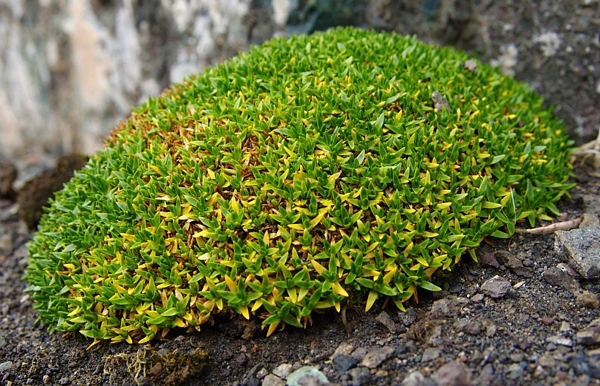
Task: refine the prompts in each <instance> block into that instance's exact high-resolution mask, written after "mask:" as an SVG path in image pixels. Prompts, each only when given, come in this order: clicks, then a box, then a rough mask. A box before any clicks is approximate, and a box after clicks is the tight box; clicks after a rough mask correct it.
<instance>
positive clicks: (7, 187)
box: [0, 160, 17, 198]
mask: <svg viewBox="0 0 600 386" xmlns="http://www.w3.org/2000/svg"><path fill="white" fill-rule="evenodd" d="M16 179H17V168H16V167H15V165H14V164H13V163H12V162H10V161H5V160H0V198H4V197H6V198H12V197H13V196H14V194H15V191H14V190H13V183H14V182H15V180H16Z"/></svg>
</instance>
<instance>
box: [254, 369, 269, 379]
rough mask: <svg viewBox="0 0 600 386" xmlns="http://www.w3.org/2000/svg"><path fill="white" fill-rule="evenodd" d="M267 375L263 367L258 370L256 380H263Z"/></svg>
mask: <svg viewBox="0 0 600 386" xmlns="http://www.w3.org/2000/svg"><path fill="white" fill-rule="evenodd" d="M267 374H269V372H268V371H267V369H265V368H264V367H263V368H262V369H260V370H258V372H257V373H256V379H263V378H264V377H266V376H267Z"/></svg>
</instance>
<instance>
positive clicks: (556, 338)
mask: <svg viewBox="0 0 600 386" xmlns="http://www.w3.org/2000/svg"><path fill="white" fill-rule="evenodd" d="M546 342H549V343H554V344H558V345H561V346H567V347H572V346H573V341H572V340H571V339H569V338H566V337H564V336H562V335H553V336H549V337H547V338H546Z"/></svg>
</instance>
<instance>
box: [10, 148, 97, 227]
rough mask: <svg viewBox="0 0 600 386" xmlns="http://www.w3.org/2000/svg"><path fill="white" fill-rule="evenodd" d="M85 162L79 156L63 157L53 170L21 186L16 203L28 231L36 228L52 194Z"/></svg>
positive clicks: (84, 157) (85, 161) (82, 157)
mask: <svg viewBox="0 0 600 386" xmlns="http://www.w3.org/2000/svg"><path fill="white" fill-rule="evenodd" d="M87 161H88V158H87V157H86V156H83V155H80V154H70V155H66V156H63V157H61V158H60V159H59V160H58V162H57V164H56V168H55V169H54V170H52V171H49V172H48V171H46V172H43V173H42V174H40V175H39V176H37V177H34V178H33V179H31V180H29V181H27V182H26V183H25V185H23V187H22V188H21V189H20V190H19V192H18V194H17V203H18V204H19V216H20V218H21V220H23V222H24V223H25V224H27V227H28V228H29V229H34V228H35V227H36V226H37V224H38V222H39V221H40V217H42V214H43V213H44V210H43V208H44V206H46V205H47V203H48V199H49V198H50V197H52V196H53V195H54V192H56V191H57V190H59V189H62V188H63V184H64V183H65V182H68V181H69V180H70V179H71V178H72V177H73V173H74V172H75V171H76V170H78V169H81V168H82V167H83V166H84V165H85V164H86V163H87Z"/></svg>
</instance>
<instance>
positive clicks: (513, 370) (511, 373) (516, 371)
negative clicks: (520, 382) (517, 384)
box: [506, 363, 523, 380]
mask: <svg viewBox="0 0 600 386" xmlns="http://www.w3.org/2000/svg"><path fill="white" fill-rule="evenodd" d="M522 375H523V368H522V367H521V365H520V364H518V363H513V364H512V365H510V366H508V369H507V370H506V378H508V379H510V380H515V379H518V378H520V377H521V376H522Z"/></svg>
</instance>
